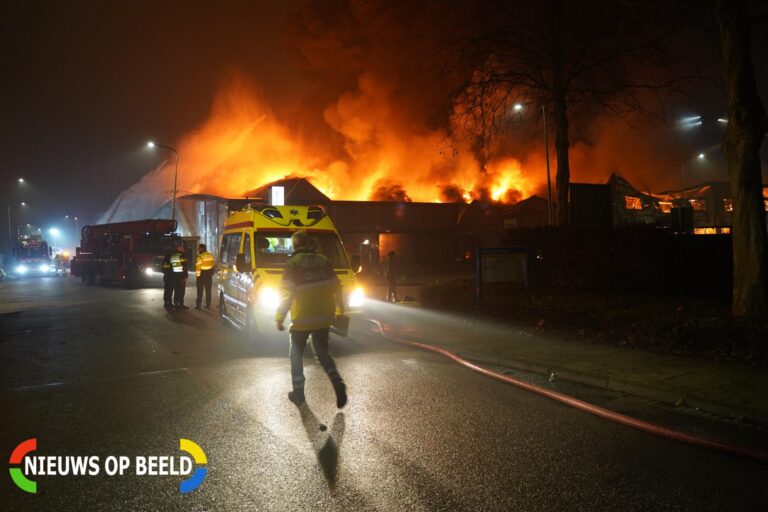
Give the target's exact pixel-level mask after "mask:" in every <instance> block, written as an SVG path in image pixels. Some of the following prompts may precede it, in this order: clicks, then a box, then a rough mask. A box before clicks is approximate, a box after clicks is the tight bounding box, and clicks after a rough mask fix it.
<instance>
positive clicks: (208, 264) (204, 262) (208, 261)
mask: <svg viewBox="0 0 768 512" xmlns="http://www.w3.org/2000/svg"><path fill="white" fill-rule="evenodd" d="M214 265H216V260H215V258H214V257H213V254H211V253H209V252H208V249H207V248H206V247H205V244H200V245H198V246H197V261H196V262H195V276H196V277H197V300H196V301H195V309H200V305H201V304H202V302H203V290H205V308H206V309H211V287H212V286H213V267H214Z"/></svg>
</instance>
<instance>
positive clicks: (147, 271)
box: [144, 267, 155, 276]
mask: <svg viewBox="0 0 768 512" xmlns="http://www.w3.org/2000/svg"><path fill="white" fill-rule="evenodd" d="M144 273H145V274H147V275H148V276H151V275H152V274H154V273H155V271H154V270H152V267H147V268H145V269H144Z"/></svg>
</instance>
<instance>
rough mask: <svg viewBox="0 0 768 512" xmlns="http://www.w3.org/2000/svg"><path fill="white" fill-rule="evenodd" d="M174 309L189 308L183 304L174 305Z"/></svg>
mask: <svg viewBox="0 0 768 512" xmlns="http://www.w3.org/2000/svg"><path fill="white" fill-rule="evenodd" d="M176 309H189V308H188V307H187V306H185V305H184V304H176Z"/></svg>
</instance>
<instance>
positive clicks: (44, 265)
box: [40, 263, 50, 272]
mask: <svg viewBox="0 0 768 512" xmlns="http://www.w3.org/2000/svg"><path fill="white" fill-rule="evenodd" d="M48 270H50V269H49V268H48V264H47V263H42V264H41V265H40V272H48Z"/></svg>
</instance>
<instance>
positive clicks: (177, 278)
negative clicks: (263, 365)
mask: <svg viewBox="0 0 768 512" xmlns="http://www.w3.org/2000/svg"><path fill="white" fill-rule="evenodd" d="M171 269H172V270H173V305H174V306H175V307H176V308H177V309H189V308H188V307H187V306H185V305H184V294H185V293H186V291H187V278H188V277H189V271H188V270H187V257H186V256H185V255H184V244H182V243H179V245H178V246H177V247H176V252H175V253H174V254H173V256H171Z"/></svg>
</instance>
